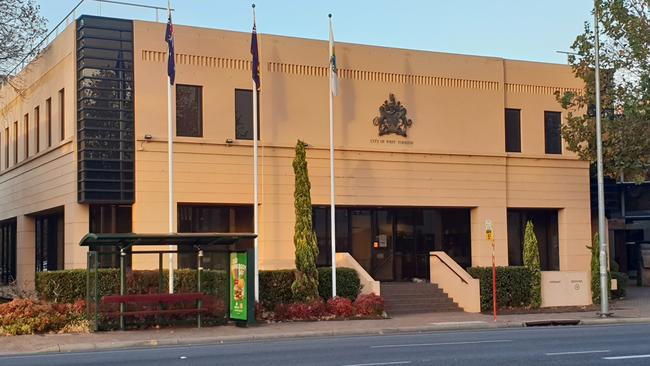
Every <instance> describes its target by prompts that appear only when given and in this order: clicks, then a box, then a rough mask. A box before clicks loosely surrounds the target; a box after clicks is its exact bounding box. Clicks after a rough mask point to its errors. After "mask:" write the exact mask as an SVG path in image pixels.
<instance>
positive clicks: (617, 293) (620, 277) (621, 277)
mask: <svg viewBox="0 0 650 366" xmlns="http://www.w3.org/2000/svg"><path fill="white" fill-rule="evenodd" d="M610 274H611V276H612V278H615V279H616V282H617V287H618V288H617V289H616V290H612V299H620V298H622V297H625V294H626V292H627V280H628V278H627V274H625V273H622V272H611V273H610Z"/></svg>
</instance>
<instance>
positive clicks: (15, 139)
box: [14, 121, 18, 165]
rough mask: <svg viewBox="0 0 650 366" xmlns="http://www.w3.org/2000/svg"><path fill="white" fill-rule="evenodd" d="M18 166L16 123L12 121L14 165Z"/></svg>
mask: <svg viewBox="0 0 650 366" xmlns="http://www.w3.org/2000/svg"><path fill="white" fill-rule="evenodd" d="M16 164H18V121H14V165H16Z"/></svg>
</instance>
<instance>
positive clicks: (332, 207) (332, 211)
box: [328, 14, 336, 298]
mask: <svg viewBox="0 0 650 366" xmlns="http://www.w3.org/2000/svg"><path fill="white" fill-rule="evenodd" d="M328 16H329V23H330V67H329V69H330V83H329V84H330V93H329V94H330V200H331V205H330V224H331V229H330V238H331V244H332V298H335V297H336V202H335V196H336V195H335V190H334V95H333V92H334V90H333V89H332V80H333V77H334V75H332V73H333V70H332V60H331V57H332V54H331V53H332V51H333V49H332V48H333V42H334V39H333V35H332V14H329V15H328Z"/></svg>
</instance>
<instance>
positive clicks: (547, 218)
mask: <svg viewBox="0 0 650 366" xmlns="http://www.w3.org/2000/svg"><path fill="white" fill-rule="evenodd" d="M557 213H558V211H557V210H542V209H529V210H525V209H509V210H508V265H510V266H521V265H523V263H524V262H523V252H524V234H525V232H526V223H528V221H531V222H532V223H533V227H534V230H533V231H534V233H535V237H536V238H537V244H538V246H539V260H540V267H541V269H542V271H559V270H560V240H559V236H558V221H557V220H558V218H557Z"/></svg>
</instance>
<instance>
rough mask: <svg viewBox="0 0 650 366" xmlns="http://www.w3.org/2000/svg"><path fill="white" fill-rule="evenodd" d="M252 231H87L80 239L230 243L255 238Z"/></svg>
mask: <svg viewBox="0 0 650 366" xmlns="http://www.w3.org/2000/svg"><path fill="white" fill-rule="evenodd" d="M255 237H257V235H255V234H253V233H182V234H175V233H174V234H169V233H165V234H136V233H124V234H95V233H89V234H86V236H84V237H83V239H81V242H80V243H79V245H81V246H91V245H92V246H105V247H119V248H125V247H130V246H136V245H137V246H141V245H145V246H149V245H150V246H155V245H177V246H181V247H182V246H204V245H230V244H234V243H236V242H237V241H238V240H241V239H255Z"/></svg>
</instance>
